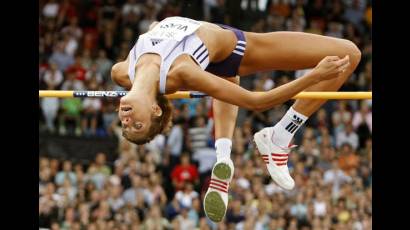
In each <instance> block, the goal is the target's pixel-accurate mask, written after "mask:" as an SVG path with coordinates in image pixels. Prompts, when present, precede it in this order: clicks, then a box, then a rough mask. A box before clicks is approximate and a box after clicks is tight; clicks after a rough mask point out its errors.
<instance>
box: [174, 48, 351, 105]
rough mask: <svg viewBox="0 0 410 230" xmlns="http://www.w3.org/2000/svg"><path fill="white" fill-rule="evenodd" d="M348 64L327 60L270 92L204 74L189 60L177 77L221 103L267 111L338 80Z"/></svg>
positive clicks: (347, 60) (332, 59) (338, 59)
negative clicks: (336, 77)
mask: <svg viewBox="0 0 410 230" xmlns="http://www.w3.org/2000/svg"><path fill="white" fill-rule="evenodd" d="M348 64H349V59H348V57H347V58H346V57H345V58H343V59H340V58H338V57H334V56H332V57H326V58H324V59H323V60H322V61H321V62H320V63H319V64H318V65H317V66H316V67H315V68H314V69H313V70H312V71H311V72H309V73H307V74H305V75H304V76H303V77H301V78H298V79H296V80H294V81H292V82H289V83H287V84H285V85H282V86H280V87H277V88H274V89H272V90H269V91H266V92H251V91H248V90H246V89H244V88H242V87H240V86H238V85H236V84H234V83H232V82H229V81H227V80H224V79H222V78H220V77H217V76H215V75H213V74H211V73H208V72H206V71H203V70H202V69H200V67H199V66H197V65H196V64H194V63H193V61H192V60H191V59H190V58H188V57H187V58H186V60H185V61H184V64H181V65H179V66H178V70H177V74H179V75H180V77H181V78H182V80H183V82H184V85H185V86H187V87H188V88H189V89H190V90H196V91H201V92H204V93H206V94H208V95H210V96H212V97H214V98H216V99H218V100H221V101H224V102H227V103H230V104H234V105H237V106H240V107H243V108H246V109H250V110H256V111H264V110H267V109H270V108H272V107H273V106H275V105H278V104H282V103H284V102H286V101H288V100H289V99H291V98H292V97H293V96H295V95H296V94H298V93H300V92H301V91H303V90H304V89H306V88H308V87H309V86H312V85H314V84H316V83H318V82H320V81H323V80H328V79H331V78H334V77H335V76H337V74H335V73H339V72H342V71H344V69H346V67H347V66H348Z"/></svg>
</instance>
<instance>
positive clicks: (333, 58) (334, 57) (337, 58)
mask: <svg viewBox="0 0 410 230" xmlns="http://www.w3.org/2000/svg"><path fill="white" fill-rule="evenodd" d="M339 59H340V58H339V57H338V56H327V57H326V60H327V61H328V62H332V61H337V60H339Z"/></svg>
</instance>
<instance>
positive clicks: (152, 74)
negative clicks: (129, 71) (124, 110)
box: [129, 64, 159, 98]
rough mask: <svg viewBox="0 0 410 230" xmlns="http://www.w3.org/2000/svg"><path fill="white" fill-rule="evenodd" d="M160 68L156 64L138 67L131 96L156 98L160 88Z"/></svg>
mask: <svg viewBox="0 0 410 230" xmlns="http://www.w3.org/2000/svg"><path fill="white" fill-rule="evenodd" d="M158 82H159V67H158V66H157V65H155V64H147V65H143V66H141V67H138V68H137V70H136V74H135V78H134V82H132V87H131V90H130V92H129V94H144V95H147V96H149V97H150V98H156V95H157V93H158V90H159V87H158Z"/></svg>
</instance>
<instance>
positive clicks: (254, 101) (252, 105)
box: [245, 92, 267, 112]
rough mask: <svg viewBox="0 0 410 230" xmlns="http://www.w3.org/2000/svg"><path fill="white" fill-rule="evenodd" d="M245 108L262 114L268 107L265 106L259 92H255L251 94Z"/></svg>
mask: <svg viewBox="0 0 410 230" xmlns="http://www.w3.org/2000/svg"><path fill="white" fill-rule="evenodd" d="M245 107H246V108H247V109H249V110H252V111H257V112H262V111H265V110H266V109H267V108H266V106H265V105H263V103H262V101H261V98H260V95H259V93H257V92H253V93H251V94H250V96H249V97H248V100H247V101H246V105H245Z"/></svg>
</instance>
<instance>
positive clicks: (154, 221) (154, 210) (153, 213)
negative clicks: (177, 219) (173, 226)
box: [144, 205, 170, 229]
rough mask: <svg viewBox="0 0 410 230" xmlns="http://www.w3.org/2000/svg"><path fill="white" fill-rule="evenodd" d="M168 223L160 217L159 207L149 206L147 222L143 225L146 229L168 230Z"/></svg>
mask: <svg viewBox="0 0 410 230" xmlns="http://www.w3.org/2000/svg"><path fill="white" fill-rule="evenodd" d="M169 227H170V223H169V222H168V220H167V219H165V218H164V217H162V215H161V211H160V208H159V206H157V205H154V206H151V208H150V210H149V214H148V217H147V220H146V221H145V223H144V228H146V229H164V228H169Z"/></svg>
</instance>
